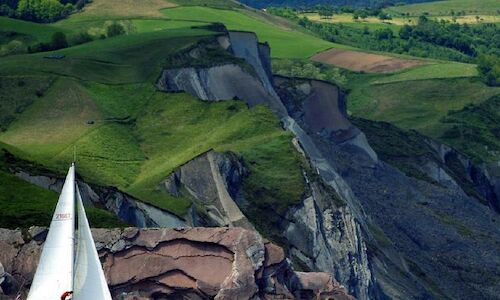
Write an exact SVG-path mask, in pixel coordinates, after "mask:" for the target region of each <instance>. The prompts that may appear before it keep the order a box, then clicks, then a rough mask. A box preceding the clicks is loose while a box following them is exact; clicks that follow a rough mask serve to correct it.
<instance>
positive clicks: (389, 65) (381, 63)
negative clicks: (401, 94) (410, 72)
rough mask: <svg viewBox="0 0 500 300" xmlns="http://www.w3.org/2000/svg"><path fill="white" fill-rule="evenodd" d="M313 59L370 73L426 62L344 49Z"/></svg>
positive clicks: (317, 55) (384, 71)
mask: <svg viewBox="0 0 500 300" xmlns="http://www.w3.org/2000/svg"><path fill="white" fill-rule="evenodd" d="M311 59H312V60H313V61H317V62H322V63H326V64H330V65H334V66H337V67H341V68H345V69H349V70H353V71H364V72H370V73H391V72H396V71H399V70H402V69H407V68H411V67H414V66H419V65H423V64H425V63H426V62H424V61H420V60H413V59H404V58H395V57H391V56H386V55H380V54H372V53H366V52H360V51H353V50H342V49H330V50H327V51H324V52H321V53H318V54H316V55H314V56H313V57H312V58H311Z"/></svg>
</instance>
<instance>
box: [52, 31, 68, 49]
mask: <svg viewBox="0 0 500 300" xmlns="http://www.w3.org/2000/svg"><path fill="white" fill-rule="evenodd" d="M50 46H51V50H57V49H62V48H66V47H68V41H67V40H66V35H65V34H64V33H62V32H55V33H54V34H53V35H52V41H51V43H50Z"/></svg>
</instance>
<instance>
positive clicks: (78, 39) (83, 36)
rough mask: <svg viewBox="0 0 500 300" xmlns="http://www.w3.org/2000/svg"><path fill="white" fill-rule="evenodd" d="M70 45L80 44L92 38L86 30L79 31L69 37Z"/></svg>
mask: <svg viewBox="0 0 500 300" xmlns="http://www.w3.org/2000/svg"><path fill="white" fill-rule="evenodd" d="M70 40H71V45H80V44H84V43H88V42H91V41H93V40H94V38H93V37H92V36H91V35H90V34H88V33H87V32H80V33H78V34H77V35H75V36H72V37H70Z"/></svg>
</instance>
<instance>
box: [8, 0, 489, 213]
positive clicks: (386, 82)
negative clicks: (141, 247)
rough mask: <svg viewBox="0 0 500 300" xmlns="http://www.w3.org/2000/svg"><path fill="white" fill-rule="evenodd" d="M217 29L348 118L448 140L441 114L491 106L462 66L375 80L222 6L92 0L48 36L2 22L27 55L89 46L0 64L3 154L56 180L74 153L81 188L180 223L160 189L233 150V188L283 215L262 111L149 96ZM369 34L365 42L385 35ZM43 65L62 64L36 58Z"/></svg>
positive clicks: (252, 14) (289, 160)
mask: <svg viewBox="0 0 500 300" xmlns="http://www.w3.org/2000/svg"><path fill="white" fill-rule="evenodd" d="M214 22H222V23H224V25H225V26H226V27H227V28H228V29H232V30H244V31H254V32H256V34H257V36H258V38H259V40H260V41H261V42H268V43H269V44H270V46H271V48H272V56H273V58H279V59H281V60H276V61H277V62H278V64H276V63H275V64H274V65H275V66H279V65H283V66H284V68H285V67H286V68H290V70H289V71H290V72H292V73H293V74H298V75H300V74H303V73H304V74H307V76H311V77H316V78H319V79H327V80H333V81H338V82H341V83H342V84H344V85H345V86H346V87H347V88H348V89H349V90H350V91H351V94H350V95H349V110H350V112H351V113H352V114H354V115H356V116H362V117H366V118H372V119H375V120H384V121H390V122H394V123H395V124H396V125H398V126H401V127H403V128H414V129H419V130H421V131H422V132H424V133H428V134H431V135H432V136H439V135H440V134H442V133H443V132H444V131H445V130H447V128H445V127H440V126H441V125H440V124H441V123H439V120H440V119H441V118H442V117H443V116H445V115H446V114H447V113H448V110H450V109H457V110H458V109H463V108H464V107H465V106H466V105H468V104H471V103H472V104H480V103H482V102H484V101H485V100H486V99H488V98H490V97H491V96H493V95H495V94H498V89H495V88H488V87H486V86H484V84H482V83H480V82H479V81H478V80H476V79H468V78H463V77H473V78H474V77H475V76H477V71H476V69H475V66H474V65H471V64H459V63H452V62H446V61H431V63H430V64H426V65H423V66H419V67H414V68H410V69H406V70H403V71H400V72H396V73H393V74H379V75H367V74H362V73H353V72H349V71H346V70H339V69H336V68H332V67H330V66H327V65H318V64H315V65H312V64H310V63H309V62H308V61H307V59H308V58H309V57H310V56H311V55H313V54H315V53H317V52H321V51H322V50H325V49H328V48H331V47H337V48H344V49H352V47H349V46H345V45H339V44H335V43H331V42H327V41H325V40H322V39H320V38H319V37H317V36H314V35H312V34H311V33H310V32H308V31H307V30H305V29H304V28H301V27H299V26H297V25H296V24H292V23H290V22H288V21H286V20H284V19H281V18H278V17H274V16H271V15H267V14H264V13H262V12H260V11H254V10H246V9H244V8H242V7H241V6H240V5H238V4H235V3H234V2H232V1H223V0H214V1H209V2H201V1H188V0H186V1H184V0H182V1H180V0H178V1H175V3H174V2H167V1H163V0H148V2H147V5H146V4H145V5H144V6H143V7H142V6H141V7H138V8H137V9H135V6H134V1H132V0H126V1H118V0H112V1H109V2H106V1H104V0H95V1H94V2H92V3H91V4H89V5H88V6H86V7H85V9H84V10H83V11H82V12H81V13H78V14H73V15H71V16H70V17H69V18H67V19H63V20H60V21H58V22H56V23H52V24H34V23H33V24H32V23H27V22H25V21H20V20H13V19H7V18H0V24H2V32H3V31H4V29H5V31H12V32H16V34H18V35H22V36H23V39H21V42H23V43H25V45H33V44H36V43H40V42H48V41H50V40H51V39H52V35H53V34H54V33H55V32H58V31H60V32H64V33H65V34H66V36H67V37H68V40H70V41H71V40H72V38H73V37H75V36H77V35H79V34H82V33H85V34H88V35H90V36H91V37H92V39H93V40H92V41H89V42H85V43H83V44H80V45H76V46H70V47H68V48H64V49H60V50H57V51H53V52H38V53H32V54H27V53H24V54H23V53H21V54H18V55H5V56H3V57H0V86H1V91H0V142H1V143H5V144H6V147H8V148H9V151H11V152H13V153H14V154H15V155H16V156H18V157H20V158H22V159H26V160H30V161H35V162H37V163H39V164H41V165H42V166H44V167H46V168H48V169H50V170H52V171H54V172H57V173H59V174H64V172H65V171H66V168H67V165H68V162H69V161H71V159H72V157H73V149H74V148H75V147H76V149H77V156H78V172H79V174H80V175H81V176H83V178H84V179H85V180H87V181H89V182H91V183H96V184H100V185H106V186H115V187H117V188H119V189H121V190H123V191H125V192H127V193H129V194H131V195H133V196H135V197H137V198H138V199H140V200H142V201H145V202H149V203H152V204H154V205H156V206H158V207H161V208H165V209H167V210H170V211H172V212H174V213H176V214H178V215H180V216H182V215H184V214H185V213H186V211H187V209H188V207H189V206H190V205H191V202H190V200H189V199H186V198H183V197H179V198H176V197H172V196H170V195H169V194H168V193H166V192H164V191H162V190H160V189H159V188H158V186H159V184H160V182H161V181H162V180H163V179H165V178H166V177H167V176H168V175H169V174H170V173H171V172H172V171H173V170H174V169H175V168H176V167H178V166H180V165H181V164H183V163H185V162H187V161H189V160H190V159H192V158H193V157H195V156H197V155H199V154H201V153H203V152H205V151H208V150H210V149H215V150H217V151H232V152H235V153H236V154H238V155H239V156H241V157H242V159H243V160H244V162H245V163H246V165H247V167H248V169H249V170H250V175H249V177H248V178H247V179H246V181H245V184H244V189H245V191H244V192H245V194H246V195H247V198H248V200H249V201H253V203H256V204H257V205H259V206H260V207H268V206H269V205H271V206H272V207H273V209H275V210H277V211H280V212H283V211H284V210H285V208H286V207H287V206H288V205H290V204H292V203H296V202H297V201H298V200H299V199H300V197H301V196H302V194H303V192H304V186H303V185H302V171H301V169H302V166H303V162H302V161H301V159H300V157H299V155H298V154H297V153H296V151H295V149H294V148H293V146H292V143H291V138H292V136H291V135H290V133H287V132H285V131H283V130H282V128H281V125H280V124H279V121H278V120H277V118H276V117H275V116H274V115H273V114H272V113H271V112H270V111H269V109H267V108H266V107H254V108H251V109H249V108H247V107H246V106H245V105H244V104H243V103H242V102H241V101H225V102H220V103H206V102H201V101H198V100H196V99H194V98H193V97H191V96H189V95H187V94H183V93H175V94H169V93H162V92H158V91H156V89H155V87H154V85H153V84H154V82H155V80H156V79H157V77H158V74H159V73H160V71H161V69H162V68H163V67H165V66H167V64H168V61H169V60H168V58H169V57H170V56H172V55H174V54H176V53H178V52H179V51H181V50H182V49H186V48H188V47H191V46H193V45H194V44H195V43H198V42H200V41H202V40H207V39H213V38H214V36H216V35H217V34H220V32H216V31H212V30H211V29H210V28H209V27H208V26H207V25H209V24H210V23H214ZM113 24H119V26H121V27H122V28H123V32H121V35H119V36H111V35H108V34H107V29H106V28H108V27H109V26H110V25H113ZM349 26H351V25H349ZM352 26H354V27H356V26H358V25H352ZM377 26H381V27H380V28H378V27H377V28H373V29H374V30H377V29H383V28H386V27H387V26H386V25H377ZM358 29H359V28H358ZM5 36H7V35H5ZM9 36H11V37H12V35H9ZM11 40H12V39H11ZM11 40H0V43H9V42H10V41H11ZM51 54H58V55H63V56H64V57H62V58H61V59H49V58H47V56H48V55H51ZM405 57H407V56H405ZM296 63H298V64H299V65H300V66H299V67H298V65H295V64H296ZM304 66H305V67H306V68H303V67H304ZM310 66H312V67H310ZM275 71H277V72H280V70H275ZM307 72H309V73H307ZM318 72H319V73H318ZM321 72H326V73H325V74H321ZM436 79H439V80H436ZM4 176H7V175H5V174H4ZM6 178H7V177H6ZM9 180H13V179H9ZM16 184H20V183H19V182H16ZM257 195H258V196H257ZM47 197H49V196H47ZM16 199H18V198H16ZM16 201H21V199H20V198H19V200H16ZM43 209H45V210H49V207H48V206H43V207H41V208H39V210H40V211H41V210H43ZM42 223H43V222H42Z"/></svg>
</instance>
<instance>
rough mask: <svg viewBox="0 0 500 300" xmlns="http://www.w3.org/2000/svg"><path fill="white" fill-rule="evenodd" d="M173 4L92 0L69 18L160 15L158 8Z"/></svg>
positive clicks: (160, 0) (156, 0) (149, 0)
mask: <svg viewBox="0 0 500 300" xmlns="http://www.w3.org/2000/svg"><path fill="white" fill-rule="evenodd" d="M173 6H176V5H175V4H174V3H173V2H171V1H167V0H141V1H140V3H138V2H137V1H134V0H93V1H92V2H91V3H89V4H87V5H86V6H85V8H84V10H83V12H81V13H78V14H75V15H73V16H71V19H76V20H82V19H86V20H88V19H102V18H106V19H109V18H118V17H126V18H137V17H161V13H160V9H162V8H166V7H173Z"/></svg>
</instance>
